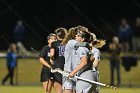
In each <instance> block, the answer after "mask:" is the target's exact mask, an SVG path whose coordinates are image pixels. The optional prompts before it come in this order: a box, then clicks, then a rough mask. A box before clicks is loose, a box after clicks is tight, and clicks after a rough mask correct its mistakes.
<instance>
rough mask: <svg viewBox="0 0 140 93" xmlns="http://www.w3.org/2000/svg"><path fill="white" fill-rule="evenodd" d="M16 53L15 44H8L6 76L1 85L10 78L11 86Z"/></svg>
mask: <svg viewBox="0 0 140 93" xmlns="http://www.w3.org/2000/svg"><path fill="white" fill-rule="evenodd" d="M16 52H17V50H16V44H14V43H12V44H10V46H9V49H8V52H7V57H6V61H7V69H8V74H7V75H6V76H5V77H4V79H3V80H2V84H3V85H4V84H5V82H6V81H7V80H8V78H10V85H13V77H14V70H15V67H16V61H17V56H16Z"/></svg>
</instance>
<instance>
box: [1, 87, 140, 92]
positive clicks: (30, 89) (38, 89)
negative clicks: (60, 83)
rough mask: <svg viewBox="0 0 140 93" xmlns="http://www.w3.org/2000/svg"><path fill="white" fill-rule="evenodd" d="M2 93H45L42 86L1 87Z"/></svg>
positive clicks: (103, 90) (122, 89)
mask: <svg viewBox="0 0 140 93" xmlns="http://www.w3.org/2000/svg"><path fill="white" fill-rule="evenodd" d="M0 93H43V89H42V86H0ZM51 93H55V91H54V90H52V92H51ZM100 93H140V88H118V89H117V90H113V89H110V88H101V90H100Z"/></svg>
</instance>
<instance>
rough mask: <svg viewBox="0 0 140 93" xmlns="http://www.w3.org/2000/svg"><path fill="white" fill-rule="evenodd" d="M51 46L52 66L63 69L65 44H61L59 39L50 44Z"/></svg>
mask: <svg viewBox="0 0 140 93" xmlns="http://www.w3.org/2000/svg"><path fill="white" fill-rule="evenodd" d="M51 48H53V49H54V50H55V53H54V68H61V69H64V63H65V58H64V51H65V46H64V45H61V41H60V40H58V41H55V42H53V43H52V44H51Z"/></svg>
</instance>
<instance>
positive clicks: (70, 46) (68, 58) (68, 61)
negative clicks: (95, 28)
mask: <svg viewBox="0 0 140 93" xmlns="http://www.w3.org/2000/svg"><path fill="white" fill-rule="evenodd" d="M77 42H78V41H76V40H73V39H72V40H69V41H68V43H67V44H66V46H65V52H64V57H65V64H64V70H65V71H68V72H71V71H72V59H73V58H72V57H73V56H72V55H74V54H73V52H72V51H75V49H74V46H75V44H76V43H77Z"/></svg>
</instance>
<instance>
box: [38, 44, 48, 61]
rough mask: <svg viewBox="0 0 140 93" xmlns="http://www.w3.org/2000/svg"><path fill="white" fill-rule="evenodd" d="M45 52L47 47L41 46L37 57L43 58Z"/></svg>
mask: <svg viewBox="0 0 140 93" xmlns="http://www.w3.org/2000/svg"><path fill="white" fill-rule="evenodd" d="M46 53H47V47H43V48H42V50H41V52H40V55H39V57H42V58H45V55H46Z"/></svg>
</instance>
